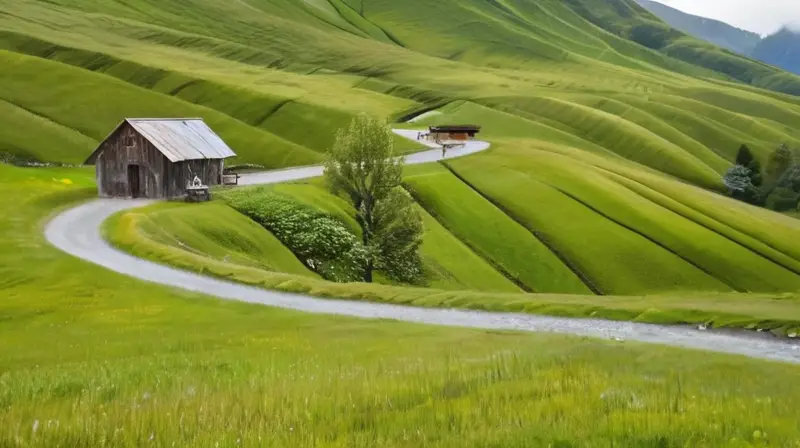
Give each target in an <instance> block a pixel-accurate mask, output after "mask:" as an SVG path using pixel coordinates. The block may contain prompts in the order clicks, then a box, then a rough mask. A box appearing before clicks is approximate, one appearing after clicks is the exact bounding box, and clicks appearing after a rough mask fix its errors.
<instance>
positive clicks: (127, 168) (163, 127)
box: [86, 118, 236, 199]
mask: <svg viewBox="0 0 800 448" xmlns="http://www.w3.org/2000/svg"><path fill="white" fill-rule="evenodd" d="M235 155H236V154H235V153H234V152H233V151H232V150H231V148H229V147H228V145H226V144H225V142H224V141H222V139H221V138H220V137H219V136H218V135H217V134H215V133H214V131H212V130H211V129H210V128H209V127H208V126H207V125H206V124H205V122H204V121H203V120H202V119H201V118H127V119H125V120H123V121H122V123H120V124H119V125H118V126H117V128H116V129H114V131H112V132H111V134H109V136H108V137H106V139H105V140H103V142H102V143H100V146H98V147H97V149H96V150H95V151H94V152H93V153H92V155H90V156H89V158H88V159H87V160H86V164H87V165H95V166H96V168H95V172H96V177H97V192H98V194H99V195H100V196H101V197H117V198H150V199H170V198H179V197H183V196H184V195H185V194H186V187H187V185H188V184H189V183H190V182H191V181H192V180H193V179H194V177H195V176H197V177H198V178H199V179H200V181H201V182H202V183H203V184H205V185H209V186H210V185H218V184H220V183H222V171H223V168H224V163H225V159H226V158H228V157H233V156H235Z"/></svg>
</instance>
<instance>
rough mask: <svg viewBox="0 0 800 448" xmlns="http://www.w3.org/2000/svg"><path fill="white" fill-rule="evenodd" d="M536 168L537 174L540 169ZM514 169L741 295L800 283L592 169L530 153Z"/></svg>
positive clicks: (565, 158) (799, 279) (571, 161)
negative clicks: (629, 231)
mask: <svg viewBox="0 0 800 448" xmlns="http://www.w3.org/2000/svg"><path fill="white" fill-rule="evenodd" d="M534 168H535V169H534ZM514 169H516V170H519V171H524V172H528V173H532V174H531V175H532V176H533V177H535V178H537V179H538V180H540V181H543V182H545V183H547V184H548V185H550V186H552V187H553V188H556V189H558V190H559V191H562V192H563V193H565V194H567V195H568V196H570V197H572V198H574V199H576V200H578V201H579V202H581V203H583V204H584V205H586V206H587V207H589V208H591V209H593V210H595V211H596V212H597V213H599V214H601V215H603V216H605V217H607V218H608V219H611V220H612V221H614V222H616V223H618V224H620V225H622V226H624V227H626V228H628V229H630V230H631V231H634V232H636V233H639V234H640V235H642V236H643V237H645V238H647V239H649V240H650V241H652V242H654V243H656V244H658V245H659V246H661V247H662V248H664V249H666V250H668V251H670V252H672V253H674V254H675V255H677V256H679V257H681V258H682V259H684V260H685V261H686V262H688V263H690V264H692V265H693V266H695V267H697V268H698V269H700V270H702V271H703V272H705V273H707V274H709V275H711V276H713V277H714V278H716V279H718V280H720V281H721V282H723V283H725V284H726V285H728V286H730V287H732V288H733V289H736V290H738V291H786V290H793V289H796V288H799V287H800V277H798V276H797V275H795V274H794V273H793V272H791V271H788V270H786V269H784V268H783V267H782V266H777V265H775V264H774V263H772V262H769V261H767V260H765V259H764V258H763V257H761V256H760V255H757V254H754V253H752V252H751V251H749V250H747V249H745V248H743V247H742V246H740V245H739V244H736V243H733V244H732V243H731V241H730V240H728V239H727V238H725V237H724V236H721V235H719V234H717V233H716V232H714V231H711V230H709V229H707V228H706V227H703V226H701V225H698V224H696V223H695V222H693V221H691V220H687V219H686V218H684V217H683V216H682V215H680V214H677V213H674V212H673V211H672V210H669V209H665V208H664V207H662V206H660V205H658V204H656V203H654V202H651V201H649V200H647V199H644V198H643V197H641V196H639V195H637V194H635V193H633V192H631V191H630V190H629V189H627V188H624V187H622V186H620V185H619V184H617V183H616V182H614V181H612V180H610V179H608V178H607V177H606V176H605V175H603V173H602V172H600V171H598V170H597V169H595V168H594V167H592V166H591V165H587V164H584V163H582V162H579V161H576V160H574V159H573V160H571V159H569V158H568V157H565V156H560V155H553V154H550V153H547V152H535V151H530V152H528V153H527V156H526V157H520V158H519V159H518V163H517V165H516V166H515V167H514Z"/></svg>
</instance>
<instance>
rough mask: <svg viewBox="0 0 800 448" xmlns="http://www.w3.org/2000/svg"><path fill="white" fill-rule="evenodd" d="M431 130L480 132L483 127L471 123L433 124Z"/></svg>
mask: <svg viewBox="0 0 800 448" xmlns="http://www.w3.org/2000/svg"><path fill="white" fill-rule="evenodd" d="M429 129H430V131H431V132H480V130H481V127H480V126H475V125H471V124H458V125H441V126H431V127H430V128H429Z"/></svg>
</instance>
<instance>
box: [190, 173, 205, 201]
mask: <svg viewBox="0 0 800 448" xmlns="http://www.w3.org/2000/svg"><path fill="white" fill-rule="evenodd" d="M209 200H211V193H209V192H208V185H203V182H202V181H201V180H200V178H199V177H197V176H195V177H194V179H192V182H190V183H189V185H187V186H186V202H205V201H209Z"/></svg>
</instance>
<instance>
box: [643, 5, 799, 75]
mask: <svg viewBox="0 0 800 448" xmlns="http://www.w3.org/2000/svg"><path fill="white" fill-rule="evenodd" d="M636 2H638V3H639V4H640V5H641V6H642V7H644V8H645V9H647V10H648V11H650V12H651V13H653V14H654V15H655V16H657V17H659V18H660V19H662V20H664V21H665V22H667V23H668V24H669V25H670V26H672V27H673V28H675V29H678V30H680V31H683V32H685V33H686V34H689V35H691V36H694V37H696V38H698V39H702V40H705V41H707V42H710V43H712V44H714V45H718V46H720V47H722V48H725V49H727V50H730V51H733V52H735V53H738V54H741V55H743V56H748V57H752V58H754V59H756V60H759V61H762V62H764V63H766V64H769V65H772V66H775V67H779V68H781V69H783V70H786V71H788V72H791V73H794V74H800V63H798V62H796V61H798V60H800V56H798V55H797V51H796V50H795V49H796V48H798V46H800V33H798V32H797V31H796V30H792V29H791V27H790V26H784V27H782V28H781V29H779V30H778V31H775V32H774V33H772V34H769V35H766V36H761V35H759V34H757V33H754V32H752V31H747V30H744V29H741V28H737V27H735V26H733V25H730V24H727V23H725V22H722V21H719V20H715V19H710V18H706V17H701V16H696V15H693V14H689V13H685V12H683V11H680V10H678V9H676V8H672V7H670V6H668V5H665V4H663V3H660V2H657V1H654V0H636Z"/></svg>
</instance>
